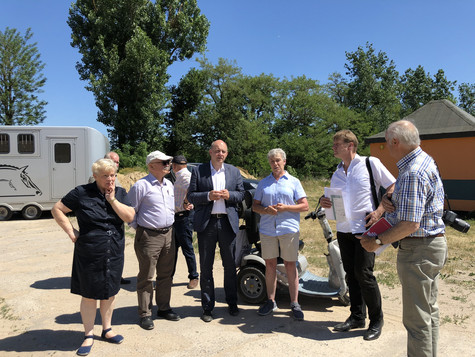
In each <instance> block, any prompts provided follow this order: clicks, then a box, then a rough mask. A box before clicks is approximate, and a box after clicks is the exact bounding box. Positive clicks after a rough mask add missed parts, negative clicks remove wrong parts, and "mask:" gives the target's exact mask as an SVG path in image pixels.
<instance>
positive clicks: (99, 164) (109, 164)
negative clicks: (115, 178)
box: [92, 159, 117, 175]
mask: <svg viewBox="0 0 475 357" xmlns="http://www.w3.org/2000/svg"><path fill="white" fill-rule="evenodd" d="M102 172H114V173H117V166H116V164H115V162H114V161H112V160H111V159H99V160H97V161H96V162H94V163H93V164H92V173H93V174H94V175H99V174H100V173H102Z"/></svg>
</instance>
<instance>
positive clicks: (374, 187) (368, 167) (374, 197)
mask: <svg viewBox="0 0 475 357" xmlns="http://www.w3.org/2000/svg"><path fill="white" fill-rule="evenodd" d="M366 167H367V169H368V172H369V182H370V183H371V194H372V195H373V201H374V206H375V207H376V208H378V206H379V200H378V195H377V194H376V186H375V185H374V178H373V169H372V168H371V163H370V161H369V156H367V157H366Z"/></svg>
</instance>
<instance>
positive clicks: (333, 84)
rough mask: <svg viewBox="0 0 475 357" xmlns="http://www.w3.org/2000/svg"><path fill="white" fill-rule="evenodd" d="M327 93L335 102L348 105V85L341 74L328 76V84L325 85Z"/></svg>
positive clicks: (336, 73) (334, 73) (335, 73)
mask: <svg viewBox="0 0 475 357" xmlns="http://www.w3.org/2000/svg"><path fill="white" fill-rule="evenodd" d="M325 92H326V93H327V94H328V95H329V96H330V98H332V99H333V100H334V101H335V102H337V103H340V104H345V103H346V96H347V95H348V83H347V82H346V80H345V78H343V76H342V75H341V73H338V72H333V73H332V74H330V75H329V76H328V83H327V84H326V85H325Z"/></svg>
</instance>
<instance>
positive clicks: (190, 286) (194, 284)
mask: <svg viewBox="0 0 475 357" xmlns="http://www.w3.org/2000/svg"><path fill="white" fill-rule="evenodd" d="M197 286H198V279H191V280H190V282H189V283H188V285H187V286H186V287H187V288H188V289H194V288H196V287H197Z"/></svg>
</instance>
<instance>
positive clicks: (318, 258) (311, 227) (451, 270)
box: [300, 181, 475, 288]
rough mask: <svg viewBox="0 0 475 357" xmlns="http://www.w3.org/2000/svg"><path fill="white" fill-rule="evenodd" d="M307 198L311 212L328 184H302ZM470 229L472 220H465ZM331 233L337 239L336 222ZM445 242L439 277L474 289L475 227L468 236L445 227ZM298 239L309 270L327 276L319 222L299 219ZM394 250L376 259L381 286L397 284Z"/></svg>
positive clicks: (309, 182) (385, 252)
mask: <svg viewBox="0 0 475 357" xmlns="http://www.w3.org/2000/svg"><path fill="white" fill-rule="evenodd" d="M302 185H303V187H304V189H305V192H306V193H307V196H308V201H309V205H310V209H311V210H313V209H314V208H315V207H316V205H317V201H318V198H319V197H320V196H321V195H322V194H323V188H324V187H325V186H327V185H329V182H328V181H326V182H325V181H306V182H302ZM467 222H468V223H470V225H471V226H473V225H474V224H475V220H468V221H467ZM330 226H331V227H332V230H333V233H334V235H335V236H336V229H335V221H330ZM446 234H447V242H448V246H449V258H448V260H447V263H446V265H445V266H444V268H443V269H442V271H441V278H442V279H444V280H445V281H446V282H448V283H451V284H457V285H464V286H465V287H468V288H474V287H475V259H474V258H473V257H474V256H475V228H473V227H472V228H471V229H470V230H469V232H468V233H460V232H458V231H456V230H454V229H453V228H452V227H447V228H446ZM300 238H301V239H302V240H303V241H304V242H305V248H304V250H303V252H302V253H303V254H304V255H305V256H306V258H307V260H308V261H309V263H310V269H311V270H312V271H314V272H315V273H317V274H328V265H327V262H326V258H325V256H324V254H323V253H324V252H326V251H327V248H326V246H327V243H326V241H325V239H324V237H323V232H322V229H321V228H320V225H319V223H318V220H315V221H313V220H312V219H309V220H304V219H303V217H302V219H301V225H300ZM396 258H397V249H393V248H392V247H388V248H387V249H386V250H385V251H384V252H383V253H382V254H381V255H380V256H378V257H377V258H376V264H375V275H376V276H377V277H378V282H379V283H380V284H384V285H387V286H389V287H394V286H397V285H399V278H398V276H397V272H396Z"/></svg>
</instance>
